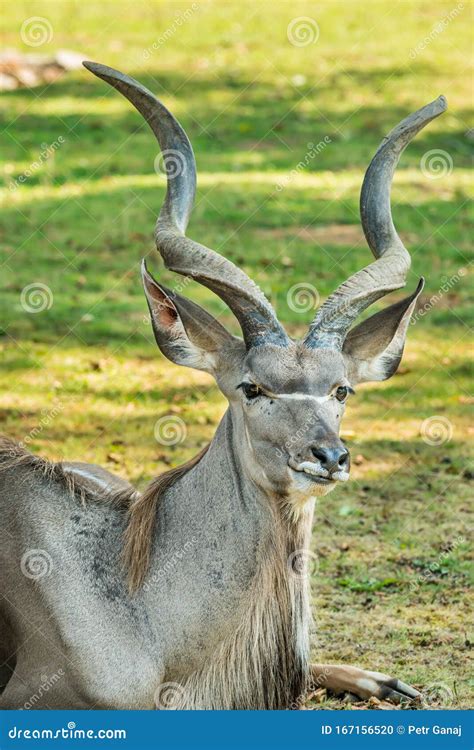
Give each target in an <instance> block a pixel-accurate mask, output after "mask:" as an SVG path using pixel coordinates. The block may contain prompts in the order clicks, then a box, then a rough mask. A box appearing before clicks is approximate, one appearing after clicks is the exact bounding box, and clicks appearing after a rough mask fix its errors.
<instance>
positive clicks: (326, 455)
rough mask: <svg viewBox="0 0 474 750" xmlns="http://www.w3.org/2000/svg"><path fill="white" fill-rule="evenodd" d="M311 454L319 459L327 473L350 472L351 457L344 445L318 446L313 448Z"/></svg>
mask: <svg viewBox="0 0 474 750" xmlns="http://www.w3.org/2000/svg"><path fill="white" fill-rule="evenodd" d="M311 453H312V454H313V456H314V457H315V458H317V459H318V461H319V462H320V464H321V466H322V468H323V469H326V471H329V472H330V473H331V472H334V471H349V467H350V455H349V451H348V450H347V449H346V448H344V446H343V445H332V446H325V445H318V446H313V447H312V448H311Z"/></svg>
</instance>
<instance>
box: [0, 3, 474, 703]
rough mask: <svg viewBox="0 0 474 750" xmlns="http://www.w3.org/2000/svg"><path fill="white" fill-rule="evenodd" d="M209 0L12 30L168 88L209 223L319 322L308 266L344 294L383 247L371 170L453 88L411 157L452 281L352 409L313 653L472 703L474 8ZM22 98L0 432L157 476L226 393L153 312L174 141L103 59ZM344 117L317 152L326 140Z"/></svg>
mask: <svg viewBox="0 0 474 750" xmlns="http://www.w3.org/2000/svg"><path fill="white" fill-rule="evenodd" d="M191 5H192V4H191V3H190V4H189V5H187V4H186V3H183V4H171V3H142V2H135V3H120V2H117V3H114V4H113V5H112V4H99V3H97V2H81V3H70V2H54V3H49V2H17V3H15V4H11V5H9V6H6V5H5V6H4V7H3V15H4V18H3V24H4V35H3V36H4V43H5V45H6V46H8V47H16V48H23V49H24V50H25V51H27V52H44V53H50V52H53V51H54V50H56V49H60V48H70V49H74V50H77V51H79V52H81V53H82V54H83V55H84V58H85V59H93V60H98V61H101V62H104V63H107V64H110V65H113V66H116V67H118V68H120V69H122V70H124V71H125V72H128V73H130V74H132V75H135V76H136V77H138V78H139V79H140V80H141V81H142V82H143V83H144V84H145V85H147V86H148V87H150V88H151V89H152V90H153V91H155V92H156V93H157V94H158V95H160V97H161V98H162V99H163V101H164V102H165V103H166V104H167V105H168V106H169V107H170V108H171V109H172V110H173V111H174V112H175V113H176V114H177V115H178V117H179V118H180V120H181V121H182V123H183V125H184V126H185V128H186V130H187V131H188V133H189V135H190V137H191V140H192V142H193V145H194V149H195V152H196V156H197V162H198V171H199V191H198V197H197V205H196V208H195V211H194V214H193V217H192V221H191V225H190V234H191V236H193V237H195V238H196V239H199V240H200V241H202V242H204V243H206V244H208V245H210V246H212V247H214V248H216V249H218V250H220V251H221V252H223V253H224V254H225V255H226V256H227V257H229V258H231V259H232V260H234V261H235V262H237V263H239V264H240V265H242V266H243V267H244V268H245V270H246V271H248V273H249V274H251V275H252V277H253V278H254V279H255V280H256V281H257V282H258V283H259V284H260V285H261V286H262V288H263V289H264V290H265V291H266V292H267V294H268V295H269V296H270V298H271V299H272V301H273V302H274V304H275V306H276V308H277V310H278V313H279V316H280V318H281V319H282V321H283V322H284V323H286V324H287V326H288V328H289V330H290V331H291V332H292V333H294V334H298V333H302V332H303V331H304V328H305V325H307V324H308V323H309V321H310V319H311V316H312V313H311V311H308V312H307V313H305V314H301V313H298V312H295V311H294V310H292V309H291V308H290V307H289V305H288V302H287V291H288V289H289V288H290V287H291V286H292V285H293V284H295V283H298V282H301V281H305V282H309V283H311V284H313V285H314V287H315V288H316V289H317V292H318V294H319V296H320V298H321V299H324V297H325V296H326V295H327V294H328V293H329V292H330V291H332V289H334V287H335V286H336V285H337V284H338V283H340V282H341V281H342V280H343V279H344V278H345V277H346V276H347V275H348V274H349V273H351V272H353V271H355V270H356V269H357V268H359V267H361V266H362V265H364V264H366V263H367V262H368V260H369V251H368V250H367V248H366V245H365V242H364V240H363V237H362V232H361V230H360V227H359V218H358V193H359V188H360V183H361V180H362V176H363V172H364V170H365V168H366V167H367V164H368V162H369V160H370V158H371V156H372V154H373V153H374V151H375V149H376V147H377V145H378V143H379V142H380V140H381V138H382V137H383V135H384V134H385V133H386V132H387V131H388V130H389V129H390V128H391V127H393V126H394V125H395V124H396V123H397V122H398V120H399V119H401V118H402V117H403V116H405V115H406V114H407V113H409V112H410V111H413V110H415V109H417V108H418V107H420V106H421V105H422V104H424V103H426V102H427V101H429V100H431V99H433V98H435V97H436V96H438V95H439V94H440V93H445V94H446V95H447V97H448V101H449V105H450V109H449V111H448V113H447V114H445V115H444V116H443V117H442V118H440V119H438V120H437V121H436V122H434V123H432V124H431V125H430V126H429V127H428V128H427V129H426V130H424V131H423V132H422V133H421V134H420V135H419V137H418V138H417V139H416V140H415V141H414V142H413V143H412V144H411V145H410V147H409V149H408V150H407V152H406V153H405V154H404V155H403V157H402V160H401V163H400V166H399V168H398V171H397V174H396V178H395V183H394V188H393V206H394V217H395V221H396V224H397V228H398V229H399V231H400V234H401V235H402V237H403V238H404V239H405V241H406V243H407V245H408V246H409V248H410V250H411V252H412V256H413V266H412V272H411V274H410V282H409V285H410V288H413V287H414V286H415V285H416V281H417V279H418V277H419V276H420V275H424V276H426V281H427V286H426V289H425V291H424V293H423V298H422V304H425V303H428V301H429V300H430V298H432V296H433V295H436V300H435V301H434V302H432V303H429V304H428V308H427V312H426V314H424V315H423V316H421V317H419V318H418V319H417V321H416V323H415V325H413V326H412V327H411V329H410V331H409V343H408V346H407V350H406V356H405V359H404V362H403V365H402V367H401V370H400V374H398V375H397V376H396V377H394V378H393V379H392V380H391V381H389V382H387V383H384V384H378V385H373V386H367V387H362V388H360V389H358V396H357V397H356V398H355V399H353V401H352V403H351V407H350V409H349V410H348V415H347V417H346V421H345V425H344V434H345V436H346V437H347V439H348V442H349V443H350V444H351V450H352V454H353V456H355V457H358V458H357V460H356V465H355V467H354V472H353V475H354V479H353V481H352V482H351V483H349V486H347V487H343V488H341V489H340V490H338V491H337V493H334V494H332V495H330V496H329V497H328V499H327V500H323V501H322V502H321V504H320V505H319V506H318V510H317V513H316V524H315V529H314V537H313V547H314V550H315V551H316V552H317V554H318V560H319V565H318V568H319V570H318V572H317V574H315V577H314V599H315V615H316V622H317V635H316V637H315V645H314V652H315V657H317V658H318V660H324V661H331V660H335V661H346V662H351V663H357V664H360V665H362V666H367V667H368V668H372V669H380V670H382V671H385V672H390V673H393V674H395V675H396V676H400V677H402V678H403V679H405V680H406V681H412V682H414V683H415V684H417V685H420V686H424V687H428V688H429V687H430V686H433V685H436V684H438V683H442V684H443V685H446V686H447V688H448V691H449V693H448V695H449V696H451V698H449V702H450V704H451V705H452V706H453V707H466V706H468V705H469V704H470V702H472V690H471V691H470V688H469V682H468V651H469V648H470V643H471V642H472V636H469V633H468V632H467V628H468V622H469V617H468V605H467V602H468V574H469V563H468V555H467V543H466V542H467V539H468V536H469V520H468V514H469V500H470V497H471V495H470V492H469V483H470V480H471V479H472V476H473V474H472V467H471V468H469V464H468V461H469V458H470V453H469V449H468V435H469V429H471V430H472V428H469V414H468V409H469V405H470V404H471V403H472V399H471V397H470V395H469V380H470V378H469V376H470V374H471V370H470V363H469V341H470V339H469V327H468V326H469V322H470V318H472V305H469V292H470V291H471V289H472V286H471V287H470V284H469V274H468V272H467V271H468V267H469V262H470V260H469V251H470V248H469V229H470V219H471V216H470V208H469V203H468V200H469V188H470V183H469V166H470V160H469V151H470V145H472V130H471V131H470V128H471V127H472V120H471V119H470V112H469V105H470V102H471V97H470V71H469V67H468V66H469V53H470V36H469V34H470V32H469V27H470V23H469V17H470V7H469V6H468V4H466V5H465V7H464V10H462V11H461V12H460V13H459V15H458V16H456V17H453V18H452V20H449V21H448V22H447V23H446V24H445V28H444V30H443V31H442V32H439V33H434V34H432V40H431V41H430V42H429V43H428V44H426V46H425V48H424V49H423V50H421V51H420V52H419V54H416V55H413V53H411V50H414V49H416V48H417V45H419V44H420V42H422V41H423V39H425V37H427V36H428V35H429V34H430V33H431V32H432V29H433V27H434V26H435V24H436V23H437V22H439V21H440V20H442V19H443V18H446V17H447V15H448V14H449V13H450V12H451V11H452V9H453V7H455V6H453V5H452V4H450V3H439V2H417V3H409V2H403V3H392V2H388V1H387V2H385V1H384V2H371V3H368V4H359V3H348V2H345V3H343V4H338V3H333V2H331V3H329V2H326V3H324V2H323V3H317V4H309V3H306V4H305V3H291V4H290V3H283V2H281V3H272V4H268V5H267V4H264V3H263V4H258V3H248V4H246V3H225V4H220V3H199V7H198V9H197V10H196V11H195V12H193V13H192V14H191V16H190V18H189V19H188V20H187V21H185V22H183V23H181V25H179V26H178V25H177V23H176V21H175V20H174V19H175V18H176V17H178V16H179V13H180V12H181V13H184V12H185V11H186V9H187V8H190V7H191ZM32 16H41V17H43V18H46V19H47V20H48V21H49V23H50V24H51V27H52V31H53V35H52V40H51V41H50V42H49V43H47V44H44V45H43V46H41V47H39V48H32V47H28V45H25V44H24V43H23V42H22V40H21V35H20V28H21V25H22V23H23V21H25V20H26V19H28V18H30V17H32ZM299 16H308V17H310V18H313V19H315V20H316V21H317V23H318V27H319V38H318V40H317V42H316V43H314V44H310V45H308V46H304V47H295V46H293V45H291V44H290V43H289V41H288V38H287V26H288V24H289V23H290V22H291V20H292V19H293V18H297V17H299ZM166 29H168V30H171V32H170V34H168V36H169V38H168V41H166V43H165V44H163V45H162V46H160V47H159V48H158V49H155V50H154V49H153V43H154V42H155V43H156V41H157V40H158V39H159V37H160V35H162V34H163V33H164V31H165V30H166ZM155 46H156V45H155ZM147 50H149V53H147ZM1 107H2V109H1V112H2V121H3V122H2V129H3V128H5V130H4V133H3V136H2V154H3V156H4V165H3V181H4V190H3V211H2V222H1V227H0V232H1V234H0V269H1V271H0V274H1V275H0V280H1V292H2V293H1V297H0V362H1V371H0V430H1V431H2V432H6V433H8V434H10V435H12V436H14V437H16V438H18V439H22V440H25V439H26V441H27V442H28V443H29V444H30V446H31V448H32V450H34V451H40V452H43V453H46V454H48V455H49V456H51V457H54V458H60V457H67V458H78V457H80V458H83V459H85V460H90V461H95V462H98V463H102V464H104V465H105V466H107V467H108V468H110V469H112V470H114V471H117V472H118V473H120V474H122V475H123V476H126V477H128V478H130V479H131V480H133V481H136V482H139V483H140V482H144V481H145V480H147V479H149V478H150V477H151V476H152V475H153V474H154V473H156V472H157V471H159V470H162V469H164V468H166V467H167V466H169V465H176V464H178V463H180V462H181V461H183V460H184V459H186V458H188V457H190V456H191V455H193V454H194V453H195V452H196V451H197V450H198V449H199V447H201V446H202V445H203V444H204V443H205V442H207V441H208V440H209V438H210V437H211V436H212V434H213V431H214V429H215V426H216V424H217V422H218V420H219V418H220V416H221V414H222V413H223V410H224V408H225V404H224V402H223V399H222V397H221V396H220V395H219V393H218V391H217V390H216V388H215V387H214V385H213V384H212V383H211V381H210V380H209V379H208V378H207V376H204V375H201V374H199V373H192V372H190V371H188V370H184V369H178V368H176V367H174V366H173V365H171V364H169V363H168V362H167V361H165V360H164V359H163V358H162V357H161V356H160V355H159V353H158V352H157V351H156V349H155V345H154V343H153V340H152V336H151V333H150V329H149V325H148V322H147V319H146V307H145V302H144V297H143V293H142V291H141V288H140V283H139V274H138V267H139V260H140V258H141V257H143V256H144V255H146V254H147V253H150V266H151V267H152V268H153V269H154V270H155V271H156V273H157V275H159V277H160V278H161V279H163V281H164V282H165V283H168V284H169V285H172V286H173V285H176V284H177V283H179V280H178V279H176V277H173V276H172V275H171V274H169V273H168V272H164V271H163V270H162V269H161V264H160V262H159V261H158V259H157V257H156V255H155V254H154V253H153V250H152V247H153V243H152V230H153V224H154V220H155V218H156V213H157V210H158V208H159V206H160V203H161V201H162V199H163V195H164V187H165V186H164V182H163V178H162V177H161V176H159V175H157V174H156V173H155V171H154V168H153V162H154V158H155V156H156V155H157V148H156V146H155V143H154V141H153V138H152V136H151V134H150V132H149V130H148V129H147V127H146V125H145V124H143V123H142V121H141V119H140V117H139V116H138V115H137V114H136V112H135V111H134V110H133V109H132V108H131V107H130V106H129V104H128V103H127V102H126V101H125V100H124V99H122V98H121V97H120V96H119V95H118V94H116V93H115V92H113V91H111V90H109V89H108V87H107V86H106V85H105V84H103V83H102V82H100V81H98V80H96V79H94V78H92V76H91V75H90V74H88V73H87V72H86V71H80V72H79V71H78V72H75V73H71V74H69V75H67V76H65V77H63V78H62V79H60V80H59V81H57V82H56V83H54V84H53V85H48V86H40V87H37V88H35V89H32V90H26V89H23V90H19V91H15V92H11V93H5V94H3V95H2V97H1ZM60 137H61V138H62V139H63V140H64V142H63V143H62V144H60V146H59V148H58V149H57V150H56V151H55V153H54V156H52V157H50V158H49V159H47V160H46V161H45V162H44V163H43V164H42V165H41V166H40V168H38V169H32V170H31V164H32V163H33V162H35V161H36V160H38V157H39V153H40V151H41V148H42V144H51V143H53V142H54V141H58V139H59V138H60ZM325 138H326V145H325V146H324V148H321V149H320V150H319V153H318V154H317V155H316V156H315V158H313V159H310V160H309V163H308V165H307V167H306V168H305V169H302V170H301V169H299V170H298V171H297V173H296V174H295V173H293V170H295V169H296V167H297V165H298V163H299V162H300V161H302V160H304V158H305V154H306V152H307V150H308V145H307V144H308V143H316V144H317V143H319V142H320V141H323V140H324V139H325ZM432 149H441V150H442V151H443V152H445V154H446V155H447V157H446V156H443V157H442V158H443V159H444V160H445V162H446V159H448V162H447V163H448V164H449V163H451V162H452V165H453V168H452V170H449V169H448V172H449V173H447V174H445V175H443V176H440V177H438V178H435V177H434V176H433V175H431V176H430V175H428V176H427V175H425V174H424V173H423V171H422V170H421V168H420V162H421V160H422V159H423V156H424V155H425V154H426V153H427V152H428V151H430V150H432ZM27 170H30V171H31V176H30V177H28V178H27V179H26V181H24V182H21V180H20V179H19V178H20V176H21V175H23V174H25V172H27ZM15 181H16V182H15ZM279 184H284V185H285V187H284V189H283V190H278V189H276V186H277V185H279ZM15 185H19V187H15ZM459 269H463V270H462V272H461V273H459ZM464 269H465V270H466V273H464ZM37 283H41V284H45V285H46V286H47V287H48V289H49V290H50V291H49V292H48V295H50V297H49V301H50V302H51V303H52V304H51V306H50V307H49V309H45V310H44V311H43V312H40V313H36V314H35V313H31V312H27V311H25V309H24V305H22V302H21V295H22V291H23V290H24V289H25V287H27V286H28V285H30V284H37ZM443 285H445V287H447V288H446V290H445V291H441V293H440V290H442V287H443ZM186 293H187V294H189V295H190V296H192V297H193V298H194V299H196V300H197V301H199V302H201V303H204V304H205V305H206V306H207V307H208V308H209V309H210V310H211V311H213V312H214V313H215V314H217V315H219V316H220V317H221V318H222V319H223V321H224V322H225V323H226V324H227V325H229V326H230V327H231V328H233V330H236V329H235V324H234V322H233V321H232V319H231V317H230V316H229V313H228V311H227V310H226V309H225V308H224V305H223V304H222V303H221V302H220V301H219V300H218V299H217V298H216V297H214V296H213V295H211V294H210V293H209V292H208V291H206V290H205V289H204V288H200V287H197V286H196V285H194V284H189V286H186ZM170 411H171V413H176V414H179V415H180V417H181V418H182V419H183V420H184V422H185V424H186V427H187V435H186V440H185V441H184V442H183V443H181V444H179V445H177V446H173V447H163V446H161V445H159V444H158V443H157V442H156V441H155V440H154V437H153V430H154V424H155V422H156V420H157V419H158V418H159V417H160V416H162V415H165V414H168V413H170ZM433 416H441V417H444V418H446V419H447V420H448V421H449V424H450V425H451V428H452V436H451V438H450V440H448V441H447V442H443V443H442V444H441V445H430V444H428V443H427V442H426V440H424V439H423V432H424V429H423V427H422V425H423V422H424V420H426V419H428V418H430V417H433ZM471 493H472V490H471ZM460 540H461V541H460ZM462 540H466V542H465V541H462ZM324 705H330V706H337V707H338V706H339V704H336V703H333V702H329V704H327V703H325V704H324Z"/></svg>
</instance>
